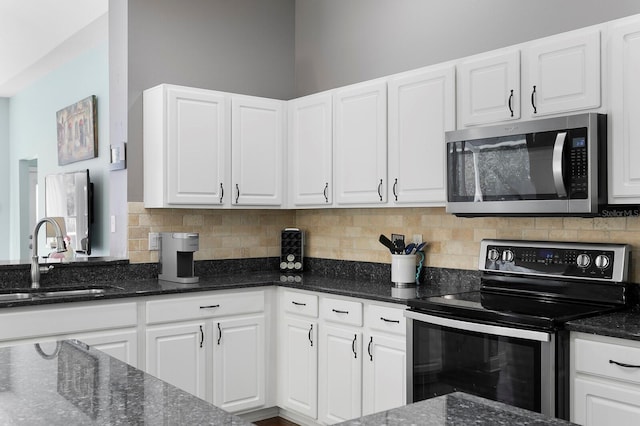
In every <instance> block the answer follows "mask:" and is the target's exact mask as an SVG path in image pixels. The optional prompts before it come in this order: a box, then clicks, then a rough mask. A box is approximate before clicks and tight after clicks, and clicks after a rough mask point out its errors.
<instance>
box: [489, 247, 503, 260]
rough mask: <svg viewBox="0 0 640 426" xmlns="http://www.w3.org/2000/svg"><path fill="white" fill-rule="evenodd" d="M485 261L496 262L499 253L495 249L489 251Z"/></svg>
mask: <svg viewBox="0 0 640 426" xmlns="http://www.w3.org/2000/svg"><path fill="white" fill-rule="evenodd" d="M487 259H489V260H490V261H492V262H495V261H496V260H498V259H500V252H499V251H498V250H496V249H491V250H489V252H488V253H487Z"/></svg>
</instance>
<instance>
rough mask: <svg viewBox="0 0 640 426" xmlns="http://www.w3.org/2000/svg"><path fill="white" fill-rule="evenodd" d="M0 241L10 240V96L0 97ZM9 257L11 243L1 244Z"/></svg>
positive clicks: (2, 252)
mask: <svg viewBox="0 0 640 426" xmlns="http://www.w3.org/2000/svg"><path fill="white" fill-rule="evenodd" d="M0 153H2V155H0V182H2V184H1V185H0V241H9V218H10V214H9V187H10V185H9V98H0ZM8 258H9V245H8V244H0V259H8Z"/></svg>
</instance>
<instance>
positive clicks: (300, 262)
mask: <svg viewBox="0 0 640 426" xmlns="http://www.w3.org/2000/svg"><path fill="white" fill-rule="evenodd" d="M303 268H304V231H301V230H300V229H298V228H285V229H283V230H282V233H281V234H280V271H281V272H302V270H303Z"/></svg>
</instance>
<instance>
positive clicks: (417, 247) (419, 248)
mask: <svg viewBox="0 0 640 426" xmlns="http://www.w3.org/2000/svg"><path fill="white" fill-rule="evenodd" d="M426 245H427V242H426V241H424V242H422V243H420V244H418V245H417V246H416V253H417V252H419V251H422V249H423V248H424V246H426Z"/></svg>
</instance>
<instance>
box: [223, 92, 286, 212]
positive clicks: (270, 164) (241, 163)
mask: <svg viewBox="0 0 640 426" xmlns="http://www.w3.org/2000/svg"><path fill="white" fill-rule="evenodd" d="M284 106H285V103H284V102H283V101H278V100H275V99H266V98H257V97H253V96H241V95H234V96H233V97H232V100H231V129H232V131H231V146H232V153H231V159H232V164H231V173H232V176H231V183H232V195H231V196H232V200H231V203H232V205H234V206H236V205H237V206H247V205H253V206H279V205H281V204H282V202H283V188H282V185H283V179H282V173H283V165H284V164H283V163H284V161H283V159H284V152H283V145H284V130H285V129H284V125H285V119H284Z"/></svg>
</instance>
